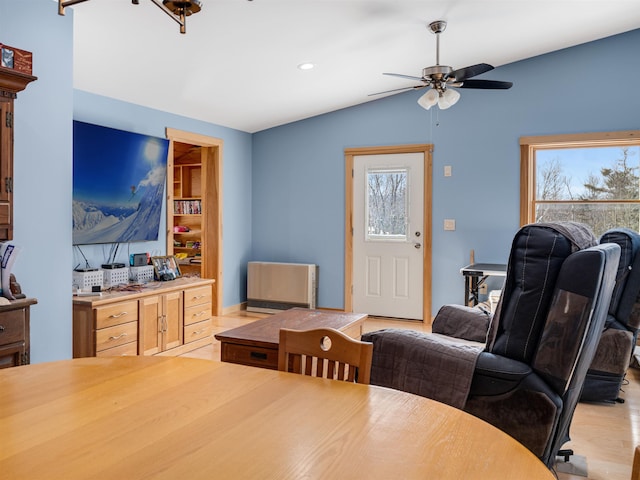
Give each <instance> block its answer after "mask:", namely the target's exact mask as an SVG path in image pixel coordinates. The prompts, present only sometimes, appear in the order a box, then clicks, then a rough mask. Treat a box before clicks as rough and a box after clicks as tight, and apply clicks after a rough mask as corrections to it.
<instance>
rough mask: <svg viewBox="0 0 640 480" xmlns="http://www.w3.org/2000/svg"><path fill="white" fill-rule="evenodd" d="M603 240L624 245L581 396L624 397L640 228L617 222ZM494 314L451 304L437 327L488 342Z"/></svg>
mask: <svg viewBox="0 0 640 480" xmlns="http://www.w3.org/2000/svg"><path fill="white" fill-rule="evenodd" d="M599 242H600V243H601V244H604V243H615V244H617V245H619V246H620V262H619V264H618V271H617V273H616V284H615V287H614V290H613V294H612V296H611V303H610V304H609V311H608V314H607V319H606V321H605V326H604V331H603V332H602V335H601V338H600V341H599V343H598V348H597V349H596V353H595V356H594V358H593V361H592V362H591V365H590V366H589V371H588V372H587V377H586V379H585V382H584V386H583V390H582V394H581V396H580V400H582V401H590V402H614V401H616V400H617V401H622V400H621V399H619V398H618V395H619V392H620V388H621V385H622V382H623V381H624V377H625V375H626V372H627V369H628V368H629V363H630V361H631V357H632V355H633V350H634V348H635V345H636V340H637V337H638V329H639V328H640V255H638V253H640V234H639V233H638V232H635V231H633V230H631V229H628V228H614V229H611V230H608V231H606V232H605V233H604V234H603V235H602V236H601V237H600V241H599ZM490 321H491V314H490V313H489V312H487V311H485V310H483V309H481V308H478V307H474V308H469V307H466V306H462V305H445V306H444V307H442V308H441V309H440V311H439V312H438V314H437V315H436V318H435V319H434V321H433V326H432V331H433V332H434V333H439V334H442V335H447V336H450V337H455V338H461V339H465V340H472V341H476V342H482V343H484V342H485V341H486V335H487V331H488V328H489V324H490Z"/></svg>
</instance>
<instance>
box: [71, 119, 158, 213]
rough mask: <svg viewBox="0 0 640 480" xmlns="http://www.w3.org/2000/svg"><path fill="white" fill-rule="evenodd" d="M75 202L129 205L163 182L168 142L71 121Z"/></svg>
mask: <svg viewBox="0 0 640 480" xmlns="http://www.w3.org/2000/svg"><path fill="white" fill-rule="evenodd" d="M73 130H74V132H73V134H74V152H73V198H74V200H75V201H82V202H89V203H100V204H110V205H112V206H116V205H117V206H133V205H135V204H136V203H137V202H138V201H139V200H138V198H137V195H136V194H137V193H138V192H139V191H140V189H142V188H144V187H145V186H146V185H148V184H157V183H158V182H164V180H165V178H166V177H165V175H166V161H167V151H168V144H169V142H168V140H166V139H162V138H157V137H150V136H146V135H140V134H136V133H131V132H126V131H123V130H116V129H112V128H107V127H102V126H98V125H92V124H88V123H83V122H74V128H73Z"/></svg>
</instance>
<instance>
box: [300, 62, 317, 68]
mask: <svg viewBox="0 0 640 480" xmlns="http://www.w3.org/2000/svg"><path fill="white" fill-rule="evenodd" d="M314 67H315V65H314V64H313V63H310V62H305V63H301V64H299V65H298V68H299V69H300V70H312V69H313V68H314Z"/></svg>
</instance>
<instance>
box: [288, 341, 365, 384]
mask: <svg viewBox="0 0 640 480" xmlns="http://www.w3.org/2000/svg"><path fill="white" fill-rule="evenodd" d="M372 355H373V344H372V343H369V342H360V341H358V340H354V339H353V338H351V337H349V336H348V335H345V334H344V333H342V332H340V331H338V330H335V329H332V328H319V329H314V330H289V329H286V328H282V329H280V345H279V347H278V370H281V371H283V372H293V373H301V374H303V375H310V376H313V377H322V378H329V379H333V380H343V381H347V382H357V383H363V384H369V378H370V375H371V357H372Z"/></svg>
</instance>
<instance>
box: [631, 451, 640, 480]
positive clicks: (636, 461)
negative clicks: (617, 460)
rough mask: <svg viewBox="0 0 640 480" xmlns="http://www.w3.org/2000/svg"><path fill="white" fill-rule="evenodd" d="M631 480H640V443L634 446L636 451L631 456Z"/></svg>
mask: <svg viewBox="0 0 640 480" xmlns="http://www.w3.org/2000/svg"><path fill="white" fill-rule="evenodd" d="M631 480H640V445H638V446H637V447H636V453H635V455H634V456H633V467H632V470H631Z"/></svg>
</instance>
